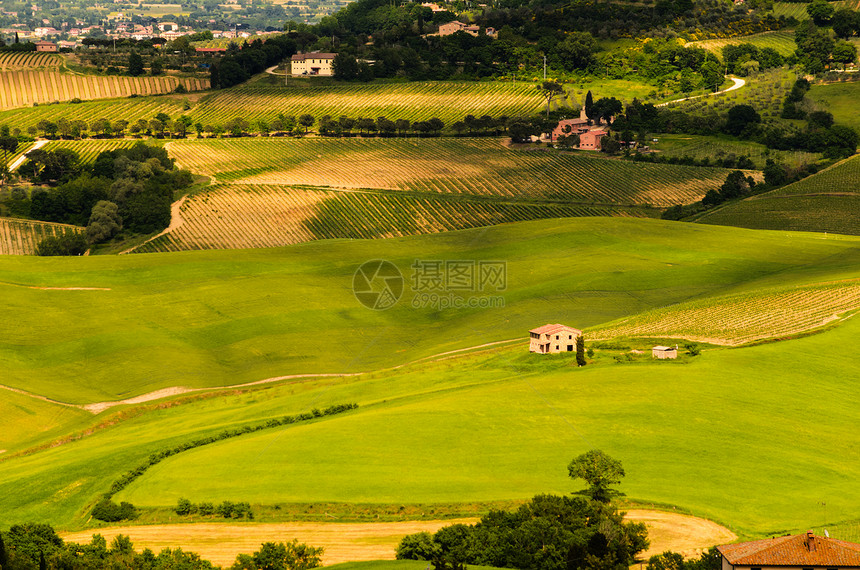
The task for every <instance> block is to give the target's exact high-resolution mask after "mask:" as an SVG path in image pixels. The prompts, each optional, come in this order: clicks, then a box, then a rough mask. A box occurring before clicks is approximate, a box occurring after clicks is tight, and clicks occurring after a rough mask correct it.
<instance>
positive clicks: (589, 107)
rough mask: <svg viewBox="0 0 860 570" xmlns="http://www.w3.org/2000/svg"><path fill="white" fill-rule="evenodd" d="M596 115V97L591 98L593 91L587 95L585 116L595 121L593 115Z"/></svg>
mask: <svg viewBox="0 0 860 570" xmlns="http://www.w3.org/2000/svg"><path fill="white" fill-rule="evenodd" d="M593 113H594V97H592V96H591V91H590V90H589V92H588V93H586V94H585V116H586V117H588V118H589V119H593V118H594V117H592V116H591V115H592V114H593Z"/></svg>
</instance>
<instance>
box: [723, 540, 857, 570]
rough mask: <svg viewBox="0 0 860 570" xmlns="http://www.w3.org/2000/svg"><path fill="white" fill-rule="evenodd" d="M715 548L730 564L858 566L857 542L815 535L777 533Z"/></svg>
mask: <svg viewBox="0 0 860 570" xmlns="http://www.w3.org/2000/svg"><path fill="white" fill-rule="evenodd" d="M717 549H718V550H719V551H720V552H721V553H722V555H723V556H725V558H726V560H728V562H729V564H731V565H733V566H805V567H810V566H813V567H814V566H819V567H820V566H825V567H830V568H836V567H860V544H855V543H853V542H845V541H844V540H836V539H833V538H825V537H823V536H814V535H813V534H812V532H811V531H810V532H809V533H805V534H797V535H793V536H780V537H777V538H769V539H765V540H754V541H752V542H742V543H739V544H726V545H724V546H718V547H717Z"/></svg>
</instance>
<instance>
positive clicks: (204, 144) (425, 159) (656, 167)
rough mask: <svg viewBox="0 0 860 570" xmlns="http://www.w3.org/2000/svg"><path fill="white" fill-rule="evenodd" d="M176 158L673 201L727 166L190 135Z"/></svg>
mask: <svg viewBox="0 0 860 570" xmlns="http://www.w3.org/2000/svg"><path fill="white" fill-rule="evenodd" d="M167 150H168V152H169V153H170V154H171V156H174V157H175V158H176V161H177V163H178V164H180V165H181V166H182V167H183V168H187V169H189V170H191V171H193V172H199V173H202V174H206V175H209V176H213V175H214V176H216V178H217V180H218V181H219V182H235V183H240V184H287V185H310V186H322V187H333V188H378V189H389V190H409V191H412V192H423V193H429V194H455V195H456V194H468V195H476V196H488V197H515V198H531V199H540V200H559V201H565V202H580V203H588V204H603V205H607V204H617V205H637V204H638V205H642V204H651V205H654V206H669V205H673V204H677V203H679V202H684V203H687V202H691V201H694V200H696V199H700V198H701V197H702V196H704V194H705V192H706V191H707V190H708V189H710V188H713V187H714V185H715V184H716V185H717V186H718V185H719V184H720V182H718V181H720V180H724V179H725V176H726V173H727V172H728V171H727V170H725V169H722V168H700V167H688V166H677V165H663V164H646V163H634V162H626V161H619V160H606V159H603V158H599V157H591V156H586V155H585V154H583V153H575V154H573V153H558V152H543V151H519V150H512V149H509V148H506V147H505V146H504V145H503V144H502V141H501V140H499V139H455V138H444V139H361V138H352V139H346V140H331V139H324V138H315V139H303V140H289V139H287V140H285V139H279V138H246V139H236V140H229V139H228V140H223V139H222V140H206V139H203V140H186V141H175V142H171V143H168V145H167Z"/></svg>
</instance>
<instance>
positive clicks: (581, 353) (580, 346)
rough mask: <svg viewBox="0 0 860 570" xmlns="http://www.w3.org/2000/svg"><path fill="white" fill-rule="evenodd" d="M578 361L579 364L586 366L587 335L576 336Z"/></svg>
mask: <svg viewBox="0 0 860 570" xmlns="http://www.w3.org/2000/svg"><path fill="white" fill-rule="evenodd" d="M576 363H577V364H578V365H579V366H585V337H584V336H583V335H579V336H578V337H576Z"/></svg>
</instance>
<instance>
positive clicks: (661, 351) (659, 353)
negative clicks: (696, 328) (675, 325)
mask: <svg viewBox="0 0 860 570" xmlns="http://www.w3.org/2000/svg"><path fill="white" fill-rule="evenodd" d="M651 356H652V357H654V358H659V359H660V360H665V359H667V358H669V359H675V358H678V345H675V346H655V347H654V348H652V349H651Z"/></svg>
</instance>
